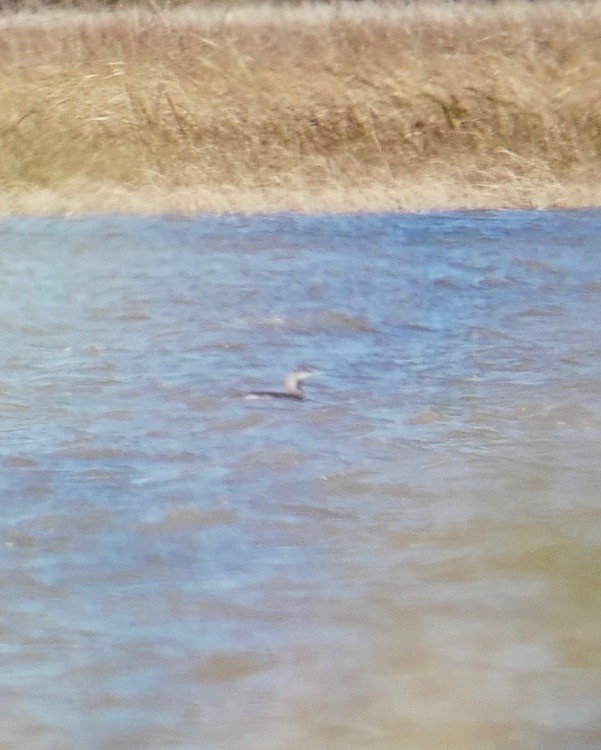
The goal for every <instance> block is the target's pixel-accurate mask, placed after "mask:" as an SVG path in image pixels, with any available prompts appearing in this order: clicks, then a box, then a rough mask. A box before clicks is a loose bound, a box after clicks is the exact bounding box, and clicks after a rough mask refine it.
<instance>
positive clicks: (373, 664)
mask: <svg viewBox="0 0 601 750" xmlns="http://www.w3.org/2000/svg"><path fill="white" fill-rule="evenodd" d="M600 228H601V212H599V211H580V212H556V213H544V212H487V213H449V214H436V215H420V216H407V215H397V214H385V215H365V216H310V217H303V216H290V215H286V216H284V215H283V216H273V217H225V218H211V217H204V216H202V217H196V218H193V219H179V218H154V219H148V218H133V217H131V218H128V217H125V218H124V217H102V218H84V219H73V218H71V219H4V220H2V221H1V222H0V278H1V279H2V291H1V294H0V343H1V348H2V351H3V354H4V356H3V366H2V371H1V376H0V419H1V420H2V432H3V440H2V445H1V451H0V462H1V465H2V480H1V485H0V503H1V507H2V521H1V522H0V601H2V607H0V655H1V656H2V663H3V665H4V668H3V669H2V670H0V696H2V703H3V706H4V711H3V712H2V713H3V714H4V716H2V714H0V745H2V748H3V750H4V748H7V749H10V750H12V748H15V750H16V748H19V750H23V749H24V748H25V749H27V748H57V749H58V748H60V749H61V750H66V749H68V748H81V747H86V748H111V749H112V748H136V749H139V748H155V747H156V748H158V747H160V748H178V749H179V748H199V747H202V748H215V749H217V748H219V749H221V748H234V747H244V748H251V749H252V748H261V749H262V750H263V749H266V748H274V749H275V748H278V749H279V748H282V750H283V749H284V748H286V750H294V749H295V748H303V749H304V748H334V749H335V748H339V747H340V748H345V749H348V748H361V749H362V750H363V749H366V748H367V749H369V748H378V749H385V748H407V750H409V749H411V750H414V749H415V748H417V749H419V750H421V749H422V748H424V749H430V748H432V750H434V748H437V749H438V748H483V747H486V748H494V749H495V750H496V748H499V750H501V748H503V749H504V748H507V747H511V748H536V749H537V750H538V748H541V747H545V748H546V749H548V750H554V749H555V748H557V750H560V749H561V750H564V749H565V748H566V747H570V748H573V749H582V750H584V748H586V749H587V750H588V749H589V748H590V749H592V748H597V747H598V746H599V744H600V743H601V735H599V729H598V727H599V726H601V709H600V708H599V706H601V669H600V666H601V665H600V664H599V660H598V654H599V653H600V652H601V651H600V648H599V647H600V646H601V636H600V635H599V628H598V626H597V623H598V621H599V617H600V616H601V599H600V598H599V588H598V581H599V575H600V574H601V558H600V557H599V551H598V550H599V541H600V538H601V523H600V516H599V500H600V490H599V488H600V487H601V469H600V468H599V467H600V466H601V462H600V459H601V450H600V447H599V446H600V445H601V443H600V442H599V438H600V436H601V434H600V433H601V404H600V398H599V397H600V394H601V385H600V383H601V379H600V377H599V376H600V369H601V368H600V364H599V363H600V361H601V360H600V355H601V336H600V333H601V294H600V293H601V259H600V253H599V250H600V248H599V236H600V232H599V230H600ZM303 363H306V364H311V365H314V366H316V367H317V368H318V369H319V375H318V376H317V377H315V378H313V379H312V380H310V381H308V383H307V395H308V399H307V400H306V401H304V402H285V401H284V402H280V401H273V402H272V401H252V402H249V401H245V400H244V399H243V398H241V397H240V396H241V394H242V393H243V392H244V390H246V389H255V388H261V389H264V388H269V389H272V388H279V387H281V383H282V380H283V377H284V375H285V373H286V372H287V371H288V370H290V369H291V368H293V367H295V366H297V365H298V364H303Z"/></svg>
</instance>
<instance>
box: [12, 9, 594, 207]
mask: <svg viewBox="0 0 601 750" xmlns="http://www.w3.org/2000/svg"><path fill="white" fill-rule="evenodd" d="M600 80H601V0H594V1H593V2H570V1H569V0H567V1H565V2H559V1H557V2H554V1H553V0H550V2H546V3H541V4H538V3H529V2H525V1H521V0H518V1H517V2H507V3H500V4H496V5H489V4H483V3H470V2H467V1H465V2H463V3H462V2H459V3H448V4H446V3H431V2H421V3H419V2H416V3H414V4H410V5H408V6H405V5H402V6H400V5H397V6H386V5H375V4H372V3H358V4H357V3H352V4H338V5H335V6H320V5H317V6H309V5H304V6H299V7H291V6H288V7H285V6H284V7H282V6H279V7H275V6H266V5H254V6H243V7H239V8H237V9H236V8H234V9H231V8H230V9H226V8H221V9H220V8H219V6H212V7H210V8H204V9H203V8H190V7H188V8H179V9H174V10H171V11H165V12H161V13H153V12H151V11H142V10H138V11H136V10H122V11H120V10H115V11H109V12H96V13H86V12H83V11H71V12H69V11H60V12H52V11H48V10H47V11H43V12H41V13H39V14H28V13H24V12H21V13H18V14H14V15H4V16H0V139H1V144H2V159H0V212H3V213H7V212H23V213H43V212H60V211H104V210H107V211H141V212H161V211H184V212H189V211H190V212H191V211H197V210H215V211H240V210H241V211H246V210H280V209H288V208H289V209H296V210H316V209H317V210H319V209H324V210H347V209H376V210H378V209H393V208H401V209H410V210H415V209H427V208H450V207H473V208H476V207H500V206H535V207H546V206H583V205H600V204H601V178H600V177H599V175H600V174H601V97H600V93H599V92H600V86H599V81H600Z"/></svg>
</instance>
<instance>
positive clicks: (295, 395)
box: [244, 367, 316, 401]
mask: <svg viewBox="0 0 601 750" xmlns="http://www.w3.org/2000/svg"><path fill="white" fill-rule="evenodd" d="M315 372H316V370H315V368H314V367H299V368H298V369H297V370H292V372H289V373H288V375H286V377H285V379H284V390H283V391H250V392H249V393H245V394H244V398H288V399H295V400H296V401H304V400H305V399H306V398H307V397H306V396H305V391H304V390H303V386H304V383H305V380H306V379H307V378H310V377H311V376H312V375H314V374H315Z"/></svg>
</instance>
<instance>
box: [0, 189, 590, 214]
mask: <svg viewBox="0 0 601 750" xmlns="http://www.w3.org/2000/svg"><path fill="white" fill-rule="evenodd" d="M599 207H601V184H599V185H595V186H585V185H567V186H562V185H552V186H551V187H550V186H548V185H534V186H524V187H523V188H522V191H521V197H520V199H518V200H516V189H515V185H514V184H511V185H509V186H504V185H491V186H487V187H485V188H483V189H481V190H478V189H477V188H474V187H473V186H471V185H465V184H464V185H460V184H452V185H445V186H441V185H440V184H433V183H422V184H419V185H413V186H411V187H407V188H406V189H401V190H398V189H397V190H395V189H394V188H386V187H381V186H375V187H374V188H373V189H371V190H367V189H352V188H351V189H344V188H341V189H332V190H322V191H321V192H317V193H315V192H312V193H311V194H308V193H307V192H306V191H299V192H294V191H287V190H282V191H278V190H250V191H241V190H237V189H235V188H232V189H230V190H223V189H221V190H215V191H209V190H207V189H206V187H205V186H200V188H199V189H195V188H194V187H190V188H184V189H178V190H175V191H168V190H165V191H160V190H137V191H131V190H127V189H124V188H123V187H122V186H106V185H105V186H95V187H93V189H91V190H90V191H89V192H88V193H82V192H79V193H77V194H74V193H72V192H64V193H60V192H54V191H49V190H38V191H32V192H29V193H15V194H14V195H11V196H7V195H5V194H2V193H0V218H10V217H19V216H23V217H36V216H39V217H53V216H64V215H69V216H71V215H76V216H96V215H109V214H112V215H133V216H160V215H165V214H168V215H181V216H192V215H195V214H209V215H228V214H257V215H269V214H280V213H298V214H319V213H331V214H341V213H387V212H398V213H430V212H437V211H488V210H492V211H494V210H574V209H594V208H599Z"/></svg>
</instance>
